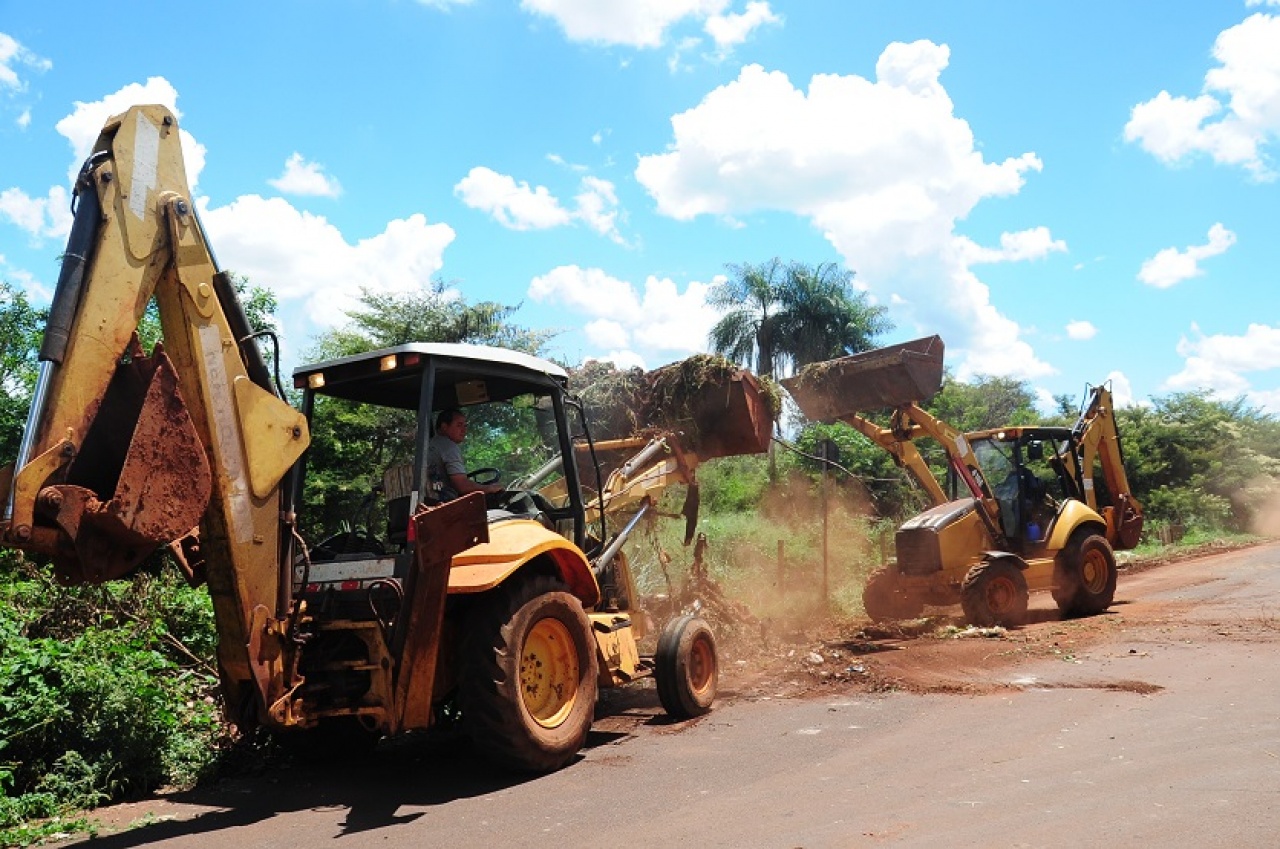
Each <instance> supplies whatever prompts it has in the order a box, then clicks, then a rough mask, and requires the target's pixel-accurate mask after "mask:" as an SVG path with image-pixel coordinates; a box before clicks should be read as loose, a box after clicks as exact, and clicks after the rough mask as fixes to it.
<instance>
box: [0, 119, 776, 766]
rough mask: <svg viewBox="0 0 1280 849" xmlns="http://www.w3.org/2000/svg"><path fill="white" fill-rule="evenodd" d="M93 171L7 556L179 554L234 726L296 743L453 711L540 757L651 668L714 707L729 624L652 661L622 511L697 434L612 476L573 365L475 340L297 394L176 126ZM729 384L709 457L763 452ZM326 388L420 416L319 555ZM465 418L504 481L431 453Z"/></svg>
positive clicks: (366, 363)
mask: <svg viewBox="0 0 1280 849" xmlns="http://www.w3.org/2000/svg"><path fill="white" fill-rule="evenodd" d="M75 188H76V193H75V196H76V205H75V210H74V211H75V219H74V225H73V228H72V232H71V235H70V238H69V241H68V245H67V250H66V252H65V255H64V260H63V265H62V270H61V274H60V277H59V281H58V286H57V290H56V293H55V296H54V301H53V304H52V307H51V312H50V317H49V320H48V325H47V327H46V330H45V334H44V342H43V347H42V348H41V352H40V360H41V363H40V373H39V378H38V384H37V388H36V391H35V394H34V397H33V403H32V407H31V411H30V414H29V418H28V424H27V428H26V431H25V433H24V437H23V441H22V445H21V448H20V456H19V457H18V458H17V461H16V463H15V464H14V465H12V466H9V467H7V468H6V469H4V470H3V472H2V473H0V508H3V515H0V545H4V546H8V547H13V548H18V549H22V550H24V551H26V552H28V553H30V554H32V555H34V556H36V557H37V558H42V559H47V560H49V561H51V562H52V564H53V568H54V570H55V574H56V576H57V577H58V578H59V579H60V580H61V581H63V582H66V583H83V582H88V583H97V582H101V581H106V580H111V579H115V578H120V577H124V576H126V575H128V574H129V573H130V572H131V571H133V570H134V569H135V568H136V567H137V566H138V565H139V564H140V563H142V562H143V561H144V560H145V559H147V558H148V557H149V556H150V555H151V554H152V553H153V552H154V551H156V550H157V549H158V548H160V547H163V546H169V549H170V551H171V552H172V554H173V556H174V557H175V558H176V560H177V561H178V562H179V564H180V565H181V568H182V569H183V571H184V572H185V573H186V574H187V575H188V577H189V579H190V580H192V581H193V582H204V583H206V584H207V586H208V589H209V592H210V594H211V595H212V599H213V605H214V612H215V616H216V622H217V631H218V658H217V661H218V668H219V672H220V675H221V683H222V691H223V697H224V699H225V709H226V714H227V716H228V718H229V719H230V720H231V721H233V722H235V723H236V724H238V725H240V726H242V727H247V726H251V725H253V724H261V725H265V726H266V727H267V728H268V729H269V730H271V731H272V732H273V733H276V734H278V735H287V736H288V738H289V739H291V740H293V741H294V742H296V743H298V744H299V745H300V746H302V747H325V746H329V745H337V744H338V743H339V742H344V743H346V742H349V741H351V740H352V739H359V740H367V739H372V738H376V737H378V736H381V735H388V734H396V733H399V732H403V731H411V730H422V729H428V728H431V727H434V726H436V725H438V724H440V723H442V722H450V723H454V722H457V723H461V724H462V725H463V727H464V728H465V729H467V730H468V731H469V733H470V734H471V736H472V737H473V738H474V740H475V742H476V744H477V746H478V747H479V748H480V749H481V750H483V751H484V752H485V753H486V754H488V755H489V756H491V757H492V758H493V759H494V760H496V761H498V762H499V763H502V764H505V765H509V766H511V767H515V768H518V769H523V770H532V771H546V770H552V769H556V768H559V767H561V766H563V765H565V764H566V763H568V762H569V761H571V760H572V759H573V758H574V757H575V756H576V754H577V752H578V751H579V749H580V748H581V747H582V745H583V742H584V740H585V739H586V736H587V733H588V731H589V729H590V727H591V723H592V718H593V713H594V710H595V705H596V697H597V692H598V688H600V687H611V686H616V685H621V684H626V683H629V682H632V681H635V680H638V679H640V678H643V677H646V676H651V675H652V676H654V677H656V679H657V683H658V692H659V696H660V698H661V701H662V703H663V706H664V707H665V708H666V710H667V711H668V712H669V713H671V714H673V715H675V716H679V717H689V716H694V715H698V714H701V713H704V712H705V711H707V710H709V709H710V706H711V703H712V700H713V699H714V697H715V694H716V687H717V677H718V667H717V661H716V653H715V641H714V637H713V635H712V633H711V631H710V629H709V628H708V626H707V625H706V623H705V622H703V621H702V620H700V619H698V618H696V617H694V616H690V615H683V616H677V617H676V618H675V619H673V620H672V621H670V622H668V623H667V624H666V626H665V627H664V628H663V630H662V632H661V635H660V637H659V639H658V640H657V650H656V653H655V654H652V655H647V654H646V655H642V654H641V653H640V650H639V643H638V641H639V639H640V638H641V637H642V636H643V635H644V633H645V630H646V627H647V619H648V617H647V616H645V615H644V613H643V611H642V609H641V607H640V600H639V599H638V598H637V596H636V592H635V587H634V581H633V580H632V578H631V575H630V572H629V570H628V567H627V563H626V559H625V557H624V556H623V553H622V547H623V544H624V543H625V542H626V539H627V535H628V533H630V531H631V529H632V528H633V527H634V526H635V520H634V519H633V520H631V521H630V522H629V523H627V524H626V525H625V526H624V527H621V528H618V527H616V525H618V524H620V522H619V519H620V517H622V516H625V515H628V513H627V512H626V511H623V510H621V509H620V506H618V505H621V504H622V502H623V501H626V500H627V498H628V497H629V496H628V493H633V494H634V492H635V487H636V486H637V485H638V482H639V481H646V482H649V483H652V482H654V481H659V482H660V483H661V482H679V483H693V482H694V481H693V471H694V469H695V468H696V465H697V454H696V451H695V450H694V449H695V448H697V446H689V445H685V444H683V443H682V442H681V437H680V435H679V434H676V433H670V434H667V435H665V436H653V437H646V438H645V439H644V440H642V441H641V444H647V443H648V441H649V439H650V438H653V439H655V440H656V442H655V445H656V446H657V447H654V448H652V449H650V450H649V451H648V452H647V453H644V452H642V454H643V456H641V457H639V458H637V459H636V460H634V461H633V462H632V463H630V464H629V465H627V466H626V472H625V473H620V474H619V476H615V477H613V478H611V481H612V483H609V482H606V481H605V480H604V479H603V478H604V476H603V475H602V474H601V473H600V471H599V466H598V465H596V464H595V456H596V452H595V449H594V446H593V442H592V440H591V437H590V432H589V422H588V421H586V417H585V415H584V413H583V409H582V405H581V404H580V403H579V402H577V401H576V399H575V398H574V397H573V396H572V395H571V394H570V393H569V391H568V379H567V375H566V373H565V372H564V370H562V369H561V368H560V367H559V366H557V365H555V364H553V363H551V362H548V361H546V360H543V359H539V358H537V357H533V356H529V355H526V354H522V353H518V352H515V351H509V350H504V349H499V348H491V347H483V346H473V345H455V344H425V343H420V344H406V345H401V346H398V347H395V348H389V349H385V350H379V351H374V352H371V353H367V354H361V355H358V356H351V357H346V358H343V359H338V360H333V361H329V362H323V363H318V364H314V365H308V366H303V367H301V368H298V369H297V370H296V371H295V372H294V375H293V385H294V388H295V389H296V390H297V391H298V392H299V393H300V394H301V398H302V405H301V406H302V408H301V410H295V409H294V408H293V407H292V406H290V404H289V403H287V402H286V400H285V393H284V390H283V388H282V387H281V386H280V382H279V380H278V379H273V375H272V374H271V371H270V369H269V368H268V366H267V365H266V364H265V362H264V360H263V357H262V356H261V353H260V351H259V349H258V347H257V341H256V339H255V334H254V333H252V332H251V330H250V328H249V326H248V322H247V320H246V318H245V316H244V313H243V310H242V308H241V306H240V304H239V303H238V301H237V299H236V295H235V291H234V287H233V285H232V284H231V280H230V277H229V275H227V274H226V273H224V272H222V271H220V270H219V269H218V268H217V267H216V265H215V262H214V258H213V254H212V251H211V249H210V247H209V244H208V242H207V240H206V237H205V233H204V231H203V229H202V227H201V225H200V222H199V220H198V218H197V216H196V211H195V203H194V200H193V198H192V197H191V196H190V191H189V189H188V186H187V180H186V174H185V170H184V165H183V161H182V154H181V149H180V145H179V135H178V126H177V123H176V121H175V119H174V117H173V115H172V114H171V113H170V112H169V111H168V110H166V109H164V108H163V107H159V106H141V107H135V108H132V109H130V110H128V111H127V112H125V113H124V114H122V115H119V116H116V117H113V118H112V119H111V120H110V121H108V123H107V124H106V126H105V127H104V129H103V131H102V134H101V135H100V137H99V138H98V141H97V143H96V145H95V147H94V149H93V152H92V154H91V155H90V157H89V158H88V160H87V161H86V162H85V164H84V167H83V169H82V170H81V172H80V175H79V178H78V180H77V183H76V187H75ZM153 297H154V299H155V300H156V302H157V306H158V310H159V315H160V322H161V326H162V332H163V344H162V345H157V346H156V348H155V350H154V351H153V352H152V354H151V355H146V354H145V353H144V352H143V351H142V350H141V347H140V346H139V344H138V342H137V336H136V333H135V329H136V327H137V325H138V322H139V320H140V319H141V317H142V315H143V313H144V310H145V309H146V307H147V305H148V303H149V302H150V300H151V299H152V298H153ZM720 390H722V391H723V393H724V396H723V397H724V398H725V402H726V403H728V402H729V401H732V403H733V404H734V405H735V407H734V409H736V410H739V411H741V410H746V414H745V415H741V414H740V415H737V416H730V415H725V414H724V411H723V410H721V411H720V414H719V415H716V409H714V407H715V405H714V404H712V405H711V408H712V409H711V410H710V415H709V416H708V417H707V418H708V420H707V421H705V422H703V423H702V426H703V427H704V428H705V429H706V432H707V433H712V432H715V433H717V434H719V435H720V436H722V437H723V439H722V440H721V441H720V442H717V443H715V444H714V445H712V447H711V448H710V449H704V453H705V454H706V456H707V457H710V456H719V455H723V454H728V453H735V452H755V451H761V450H763V449H764V448H765V446H766V444H767V442H768V438H769V427H770V422H769V420H768V416H767V414H766V413H765V411H764V406H763V404H762V403H761V399H760V393H759V385H758V384H757V383H756V382H755V380H754V378H751V377H750V376H749V375H745V376H743V377H741V379H738V380H735V381H732V382H731V384H727V385H725V386H723V387H720ZM717 397H719V396H717ZM319 404H329V405H336V406H340V407H343V408H347V409H348V410H349V412H351V413H352V414H353V415H354V416H355V418H356V419H358V418H359V415H360V413H361V410H364V409H366V408H378V409H379V410H380V411H381V412H382V413H386V414H389V415H392V416H398V417H399V419H398V421H400V422H402V423H404V424H405V426H404V427H403V428H400V429H399V431H398V434H397V435H396V437H395V438H396V439H399V440H400V442H399V444H398V445H394V446H390V447H388V449H387V450H388V455H389V456H396V457H398V458H400V460H401V461H402V462H399V463H397V464H395V465H394V466H389V467H388V468H387V469H385V474H382V475H381V482H380V483H379V485H378V486H377V487H375V490H374V492H373V493H371V495H370V497H369V499H368V500H367V502H366V504H365V505H364V506H365V509H364V510H363V511H362V517H361V518H362V521H361V518H356V517H353V519H354V520H353V521H350V522H347V523H345V525H344V526H343V527H340V528H334V529H331V530H332V532H330V533H325V534H323V535H317V536H316V537H315V539H313V541H312V544H310V545H309V544H307V542H306V541H305V540H304V536H306V535H305V534H304V533H303V530H302V529H304V528H309V527H312V525H313V524H314V523H313V522H309V521H308V520H307V517H306V516H305V515H302V513H303V511H304V508H305V507H306V506H307V505H313V506H314V504H315V500H316V499H315V498H314V497H309V496H308V493H309V492H312V490H311V489H310V488H309V483H308V478H307V461H308V456H309V446H311V437H310V430H311V424H312V417H313V413H314V412H315V410H316V409H317V405H319ZM452 408H463V409H464V410H465V411H466V413H467V415H468V417H469V418H470V420H471V421H472V423H473V424H476V425H482V426H475V427H473V429H472V434H471V438H470V440H469V441H474V440H478V439H486V440H495V441H497V443H498V444H500V445H501V446H503V447H504V451H505V453H504V454H503V456H505V457H506V458H507V460H506V461H505V462H506V464H507V465H508V468H505V469H504V470H502V471H503V472H505V473H506V476H507V480H508V483H507V485H506V488H505V489H504V490H503V491H502V492H500V493H495V494H491V495H482V494H480V493H471V494H468V495H465V496H462V497H460V498H456V499H453V500H447V501H439V500H438V499H437V498H436V495H437V494H438V493H437V492H436V490H435V489H434V488H433V486H432V482H431V480H430V478H429V475H428V471H427V469H428V452H427V444H428V440H429V439H430V437H431V431H432V422H433V421H434V420H435V416H436V413H437V412H438V411H441V410H444V409H452ZM726 409H727V408H726ZM677 452H682V453H679V457H680V458H681V460H680V463H678V464H676V465H669V464H670V461H671V458H672V456H673V455H675V454H676V453H677ZM566 461H567V462H566ZM472 474H473V475H474V476H476V477H478V478H479V477H485V476H488V477H489V478H493V477H495V476H497V475H498V474H500V473H499V472H497V471H495V470H477V471H476V472H473V473H472ZM634 501H635V499H633V502H634ZM640 502H642V499H641V500H640ZM640 502H636V503H640ZM611 504H614V505H615V506H613V507H610V505H611ZM634 506H635V503H633V505H632V507H633V508H634ZM630 512H636V511H635V510H634V509H633V510H631V511H630Z"/></svg>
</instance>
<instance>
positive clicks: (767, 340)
mask: <svg viewBox="0 0 1280 849" xmlns="http://www.w3.org/2000/svg"><path fill="white" fill-rule="evenodd" d="M728 268H729V271H730V272H731V276H730V277H728V278H727V279H725V280H723V281H722V282H720V283H717V284H715V285H714V286H712V287H711V290H710V291H709V292H708V293H707V303H709V304H711V306H713V307H715V308H716V309H719V310H723V311H724V314H723V315H722V316H721V318H720V320H719V321H717V322H716V324H715V326H714V327H712V328H711V335H710V342H711V349H712V350H713V351H715V352H716V353H717V354H723V355H724V356H726V357H728V358H729V359H731V360H733V361H734V362H738V363H743V364H745V365H747V366H751V365H752V363H751V357H752V354H754V355H755V369H756V374H762V375H769V376H770V377H772V376H773V366H774V344H775V341H776V339H777V336H778V316H777V313H778V311H779V301H780V299H781V292H782V288H783V286H784V285H785V283H786V269H785V268H783V265H782V261H781V260H779V259H778V258H777V257H775V258H773V259H771V260H769V261H768V262H762V263H760V264H759V265H751V264H750V263H742V264H741V265H730V266H729V267H728Z"/></svg>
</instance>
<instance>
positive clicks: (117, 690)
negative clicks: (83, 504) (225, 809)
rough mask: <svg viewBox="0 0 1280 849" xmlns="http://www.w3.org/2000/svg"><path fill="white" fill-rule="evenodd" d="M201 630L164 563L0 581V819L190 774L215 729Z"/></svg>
mask: <svg viewBox="0 0 1280 849" xmlns="http://www.w3.org/2000/svg"><path fill="white" fill-rule="evenodd" d="M215 642H216V637H215V633H214V627H213V613H212V604H211V603H210V601H209V597H208V595H207V593H205V592H203V591H201V590H195V589H192V588H190V587H187V586H186V585H185V584H183V583H181V582H180V581H179V580H178V579H176V578H175V577H172V576H165V577H156V576H153V575H146V574H143V575H139V576H138V577H137V578H135V579H134V580H133V581H128V582H126V581H116V582H111V583H108V584H104V585H102V586H98V587H77V588H62V587H58V586H56V585H55V584H53V583H52V582H51V581H49V580H48V579H46V578H43V577H39V576H30V575H23V574H21V573H18V574H13V575H10V576H8V577H7V578H6V579H5V580H3V581H0V828H5V829H13V828H15V827H16V826H17V825H18V824H19V823H21V822H23V821H24V820H29V819H31V818H33V817H48V816H53V815H57V814H65V813H67V812H69V811H73V810H78V809H82V808H87V807H92V806H94V805H96V804H99V803H101V802H103V801H106V800H109V799H119V798H124V797H127V796H131V795H137V794H140V793H143V792H147V791H150V790H153V789H155V788H156V787H158V786H161V785H165V784H176V785H189V784H192V783H194V781H195V779H196V778H197V777H198V776H199V775H200V774H201V772H202V771H203V770H205V769H206V768H208V766H209V765H210V763H211V762H212V759H213V757H214V755H215V754H216V752H217V751H218V749H219V747H220V745H221V744H222V743H223V742H224V740H225V733H226V732H225V729H224V728H223V726H222V725H221V722H220V719H219V716H218V706H217V704H216V701H215V699H213V697H212V694H213V693H214V691H215V687H216V684H217V680H216V677H215V676H214V675H213V674H212V671H213V670H212V668H211V666H210V664H211V661H212V657H213V654H214V650H215ZM64 827H65V825H64Z"/></svg>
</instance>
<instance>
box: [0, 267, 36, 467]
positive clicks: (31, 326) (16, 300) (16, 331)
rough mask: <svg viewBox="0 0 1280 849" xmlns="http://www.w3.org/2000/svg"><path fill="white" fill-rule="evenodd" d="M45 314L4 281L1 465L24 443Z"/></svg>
mask: <svg viewBox="0 0 1280 849" xmlns="http://www.w3.org/2000/svg"><path fill="white" fill-rule="evenodd" d="M44 314H45V313H44V311H43V310H37V309H35V308H33V307H32V306H31V304H30V302H28V301H27V296H26V293H25V292H23V291H22V290H21V289H17V288H15V287H14V286H12V285H10V284H9V283H6V282H4V281H0V465H4V464H5V463H8V462H10V461H12V460H13V459H14V458H15V457H17V455H18V445H19V443H21V442H22V431H23V428H24V427H25V426H26V420H27V406H28V404H29V403H30V400H31V392H32V390H33V389H34V387H35V381H36V373H37V368H36V352H37V351H38V350H39V348H40V336H41V333H42V332H43V327H44Z"/></svg>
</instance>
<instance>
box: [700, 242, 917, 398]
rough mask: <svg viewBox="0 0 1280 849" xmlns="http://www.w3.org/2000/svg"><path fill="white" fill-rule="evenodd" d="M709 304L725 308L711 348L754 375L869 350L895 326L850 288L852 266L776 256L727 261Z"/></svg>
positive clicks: (796, 367) (713, 329) (771, 374)
mask: <svg viewBox="0 0 1280 849" xmlns="http://www.w3.org/2000/svg"><path fill="white" fill-rule="evenodd" d="M729 270H730V271H731V272H732V276H730V277H729V278H728V279H726V280H724V281H723V282H721V283H718V284H716V285H715V286H713V287H712V288H711V290H710V292H709V293H708V296H707V302H708V303H710V304H711V305H712V306H713V307H717V308H719V309H721V310H724V314H723V315H722V317H721V318H720V320H719V321H718V322H716V324H715V326H714V327H712V328H711V334H710V337H709V341H710V343H711V348H712V350H713V351H715V352H716V353H718V354H723V355H724V356H726V357H728V358H729V359H731V360H734V361H735V362H739V363H743V364H744V365H748V366H750V365H751V364H752V363H751V361H752V356H753V355H754V359H755V367H756V373H757V374H761V375H766V376H769V377H774V376H776V375H777V372H779V371H781V370H783V369H784V368H786V369H789V370H794V369H799V368H800V367H802V366H804V365H807V364H809V363H813V362H819V361H821V360H827V359H831V358H833V357H839V356H844V355H845V354H852V353H857V352H858V351H865V350H867V349H869V348H871V347H872V345H873V338H874V337H875V336H877V335H879V334H880V333H883V332H885V331H887V330H889V329H890V328H891V327H892V326H893V325H892V323H891V322H890V321H889V320H888V318H887V317H886V315H885V312H886V311H885V308H884V307H882V306H875V305H872V304H868V303H867V299H866V295H865V294H863V293H861V292H854V291H853V285H852V280H853V272H851V271H845V270H843V269H841V268H839V267H838V266H837V265H836V264H835V263H830V262H828V263H818V264H817V265H815V266H809V265H805V264H804V263H800V262H792V263H790V264H788V265H785V266H784V265H783V264H782V261H781V260H779V259H776V258H775V259H772V260H769V261H768V262H764V263H761V264H759V265H751V264H749V263H743V264H741V265H730V266H729Z"/></svg>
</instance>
